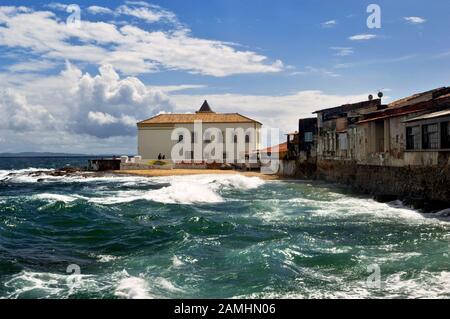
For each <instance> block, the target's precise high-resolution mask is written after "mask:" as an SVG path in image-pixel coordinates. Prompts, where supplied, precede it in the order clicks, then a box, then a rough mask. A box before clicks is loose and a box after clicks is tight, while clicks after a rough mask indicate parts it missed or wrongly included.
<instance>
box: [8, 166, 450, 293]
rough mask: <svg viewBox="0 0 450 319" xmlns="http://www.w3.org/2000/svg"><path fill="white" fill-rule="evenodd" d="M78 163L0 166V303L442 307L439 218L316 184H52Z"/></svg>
mask: <svg viewBox="0 0 450 319" xmlns="http://www.w3.org/2000/svg"><path fill="white" fill-rule="evenodd" d="M86 161H87V159H86V158H21V159H17V158H16V159H14V158H1V159H0V298H449V297H450V249H449V248H450V218H449V217H446V216H449V215H450V211H449V210H447V211H441V212H437V213H435V214H427V215H425V214H421V213H420V212H419V211H415V210H412V209H410V208H407V207H404V206H403V205H402V204H401V203H400V202H391V203H386V204H382V203H378V202H375V201H373V200H372V199H370V198H368V197H363V196H360V195H355V194H352V193H351V191H350V190H349V189H347V188H345V187H341V186H336V185H331V184H326V183H320V182H312V181H263V180H261V179H259V178H257V177H244V176H240V175H205V176H176V177H159V178H145V177H128V176H113V175H106V176H102V177H99V176H94V175H92V176H87V177H86V176H81V175H80V176H77V175H76V176H52V175H50V173H51V170H52V169H54V168H58V167H64V166H66V165H71V166H84V165H86ZM38 171H41V172H40V173H39V174H38V173H37V172H38ZM42 171H44V172H42Z"/></svg>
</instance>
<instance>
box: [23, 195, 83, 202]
mask: <svg viewBox="0 0 450 319" xmlns="http://www.w3.org/2000/svg"><path fill="white" fill-rule="evenodd" d="M32 199H37V200H45V201H49V202H52V203H53V202H63V203H66V204H68V203H72V202H74V201H76V200H79V199H85V200H86V199H88V198H87V197H84V196H79V195H72V196H69V195H61V194H50V193H43V194H37V195H33V196H32Z"/></svg>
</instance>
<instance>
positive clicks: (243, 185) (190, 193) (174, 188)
mask: <svg viewBox="0 0 450 319" xmlns="http://www.w3.org/2000/svg"><path fill="white" fill-rule="evenodd" d="M150 180H151V181H152V182H156V183H160V184H166V183H167V182H169V183H170V185H169V186H167V187H162V188H160V189H156V190H150V191H120V192H117V193H115V194H113V195H112V196H107V197H97V198H92V199H90V200H89V201H90V202H92V203H97V204H104V205H114V204H121V203H130V202H134V201H138V200H147V201H154V202H159V203H164V204H185V205H191V204H201V203H210V204H217V203H222V202H224V199H223V198H222V196H221V195H220V191H221V190H223V189H230V188H234V189H242V190H248V189H254V188H257V187H259V186H261V185H263V184H264V181H263V180H261V179H260V178H257V177H246V176H241V175H235V176H234V175H229V176H228V175H203V176H195V177H193V176H172V177H168V178H167V177H165V178H159V177H158V178H151V179H150Z"/></svg>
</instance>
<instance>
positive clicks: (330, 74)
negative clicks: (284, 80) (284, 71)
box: [291, 66, 340, 78]
mask: <svg viewBox="0 0 450 319" xmlns="http://www.w3.org/2000/svg"><path fill="white" fill-rule="evenodd" d="M310 74H315V75H321V76H326V77H331V78H337V77H339V76H340V75H339V74H337V73H335V72H333V71H330V70H327V69H325V68H315V67H312V66H307V67H305V68H304V70H302V71H295V72H292V73H291V75H310Z"/></svg>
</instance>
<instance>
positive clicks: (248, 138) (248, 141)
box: [245, 135, 250, 144]
mask: <svg viewBox="0 0 450 319" xmlns="http://www.w3.org/2000/svg"><path fill="white" fill-rule="evenodd" d="M245 143H247V144H248V143H250V135H245Z"/></svg>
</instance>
